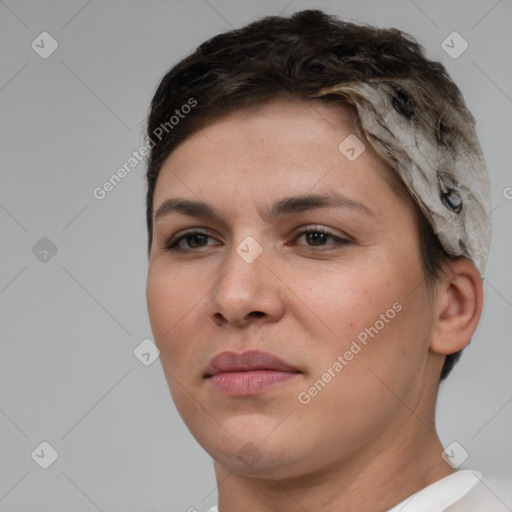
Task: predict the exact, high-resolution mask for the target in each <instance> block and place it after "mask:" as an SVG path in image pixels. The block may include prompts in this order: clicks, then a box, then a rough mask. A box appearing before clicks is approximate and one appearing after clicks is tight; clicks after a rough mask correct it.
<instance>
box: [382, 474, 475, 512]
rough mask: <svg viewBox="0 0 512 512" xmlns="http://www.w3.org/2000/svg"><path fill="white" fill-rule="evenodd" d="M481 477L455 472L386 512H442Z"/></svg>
mask: <svg viewBox="0 0 512 512" xmlns="http://www.w3.org/2000/svg"><path fill="white" fill-rule="evenodd" d="M481 477H482V473H479V472H478V471H471V470H469V469H464V470H461V471H456V472H455V473H452V474H451V475H448V476H446V477H444V478H442V479H441V480H438V481H437V482H434V483H433V484H430V485H428V486H427V487H425V488H424V489H421V490H420V491H418V492H416V493H414V494H413V495H412V496H409V497H408V498H406V499H405V500H404V501H402V502H400V503H399V504H398V505H395V506H394V507H393V508H392V509H390V510H388V512H442V511H443V510H445V509H446V508H447V507H449V506H450V505H453V504H454V503H455V502H457V501H458V500H460V499H461V498H462V497H463V496H464V495H465V494H467V493H468V492H469V491H470V490H471V489H472V488H473V487H474V486H475V485H476V484H477V483H478V482H479V481H480V478H481Z"/></svg>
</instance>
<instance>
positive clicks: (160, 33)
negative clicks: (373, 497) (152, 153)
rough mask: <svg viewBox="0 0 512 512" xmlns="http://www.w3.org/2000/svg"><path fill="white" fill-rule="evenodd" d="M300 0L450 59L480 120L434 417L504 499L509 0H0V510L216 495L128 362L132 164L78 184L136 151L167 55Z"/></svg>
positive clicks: (156, 505) (160, 398)
mask: <svg viewBox="0 0 512 512" xmlns="http://www.w3.org/2000/svg"><path fill="white" fill-rule="evenodd" d="M309 7H317V8H321V9H324V10H325V11H326V12H328V13H331V14H338V15H340V16H342V17H344V18H345V19H348V20H354V21H364V22H369V23H374V24H377V25H381V26H396V27H398V28H400V29H402V30H405V31H406V32H410V33H411V34H412V35H414V36H415V37H416V38H417V39H418V40H419V42H420V43H421V44H423V45H424V46H425V47H426V48H427V51H428V54H429V55H430V56H431V57H432V58H434V59H436V60H440V61H441V62H443V63H444V64H445V65H446V67H447V69H448V71H449V73H450V74H451V76H452V77H453V79H454V80H455V81H456V83H457V84H458V85H459V86H460V88H461V89H462V91H463V93H464V96H465V98H466V100H467V103H468V105H469V107H470V108H471V109H472V111H473V113H474V115H475V117H476V118H477V120H478V132H479V134H480V137H481V141H482V145H483V148H484V153H485V155H486V159H487V162H488V167H489V171H490V175H491V180H492V193H493V203H494V205H493V206H494V212H493V218H494V221H493V223H494V238H493V245H492V250H491V254H490V259H489V263H488V267H487V272H486V282H485V289H484V291H485V295H486V303H485V309H484V313H483V317H482V320H481V324H480V326H479V328H478V331H477V333H476V335H475V336H474V338H473V340H472V343H471V345H470V346H469V348H468V349H467V350H466V352H465V353H464V355H463V357H462V359H461V361H460V363H459V364H458V365H457V366H456V369H455V370H454V372H453V373H452V375H451V376H450V377H449V379H448V381H447V382H446V383H445V384H443V385H442V388H441V393H440V399H439V406H438V426H439V433H440V436H441V440H442V442H443V444H444V445H445V446H446V445H448V444H449V443H451V442H452V441H457V442H458V443H459V444H460V445H461V446H462V447H464V449H465V450H466V451H467V452H468V453H469V458H468V459H467V460H466V462H465V463H464V464H463V466H462V468H471V469H478V470H480V471H482V472H483V473H484V474H485V475H487V477H488V478H489V480H488V483H489V486H490V487H491V490H492V491H493V492H495V493H496V494H497V495H498V496H499V497H500V499H502V500H503V501H504V502H506V503H507V505H508V506H509V507H511V509H512V495H511V491H510V488H511V487H512V485H510V482H511V481H512V470H511V464H510V463H511V460H512V439H511V435H510V432H511V430H512V429H511V426H512V403H511V402H512V385H511V384H512V376H511V375H512V374H511V371H510V368H511V366H512V350H511V345H510V332H511V330H512V282H511V272H510V261H511V256H512V235H511V233H512V230H511V229H510V225H511V222H510V219H511V212H512V200H510V199H507V198H506V197H505V196H506V195H507V190H508V189H507V187H512V175H511V173H510V145H511V144H510V135H511V133H512V131H511V113H512V99H511V97H512V66H511V51H510V49H511V48H512V33H511V31H510V24H511V20H512V16H511V15H512V3H511V1H510V0H501V1H496V0H487V1H479V2H464V1H446V0H443V1H428V2H427V1H421V0H415V2H412V1H408V0H394V1H372V2H370V1H322V2H304V1H299V0H294V1H290V0H281V1H279V0H272V1H270V0H266V1H261V0H260V1H258V2H249V1H233V0H208V1H206V0H204V1H203V0H193V1H189V2H185V1H181V2H180V1H170V0H168V1H157V0H152V1H144V2H142V1H133V0H132V1H108V2H107V1H100V0H92V1H87V0H73V1H58V0H53V1H36V0H33V1H23V0H5V1H3V2H0V52H1V63H2V64H1V70H0V108H1V110H0V115H1V123H0V145H1V146H0V169H1V180H2V181H1V187H0V229H1V231H0V232H1V242H0V247H1V268H0V311H1V324H0V325H1V331H0V332H1V354H2V357H1V358H0V433H1V435H0V510H2V511H12V512H19V511H32V512H33V511H52V512H56V511H64V510H66V511H69V510H73V511H77V512H82V511H83V512H94V511H95V510H101V511H105V512H107V511H121V510H122V511H125V512H130V511H164V510H166V511H170V510H172V511H181V510H182V511H186V510H187V509H188V508H189V507H195V508H196V509H197V510H199V511H203V510H207V509H208V507H209V506H210V505H211V504H213V503H215V501H216V485H215V478H214V473H213V467H212V463H211V460H210V459H209V457H208V455H207V454H206V453H204V452H203V450H202V449H201V448H200V447H199V446H198V445H197V443H196V442H195V440H194V439H193V438H192V436H191V435H190V434H189V433H188V431H187V429H186V428H185V426H184V425H183V423H182V421H181V419H180V418H179V416H178V414H177V412H176V411H175V409H174V406H173V404H172V401H171V398H170V394H169V392H168V388H167V384H166V382H165V379H164V376H163V372H162V369H161V366H160V363H159V360H157V361H155V363H153V364H152V365H150V366H144V365H143V364H142V363H141V362H140V361H139V360H138V359H137V358H136V357H135V356H134V354H133V351H134V349H135V348H136V347H137V346H138V345H139V344H140V343H141V341H142V340H143V339H145V338H151V337H152V335H151V331H150V326H149V322H148V319H147V313H146V303H145V277H146V269H147V257H146V253H145V248H146V233H145V220H144V192H145V184H144V179H143V176H144V162H142V163H140V164H138V166H137V167H135V168H134V169H133V170H132V172H131V173H130V174H129V175H128V176H126V178H125V179H124V180H123V181H122V182H121V183H120V184H118V185H117V187H115V189H114V190H113V191H111V192H110V193H108V194H107V196H106V197H105V198H104V199H103V200H98V199H95V198H94V196H93V194H92V192H93V190H94V189H95V188H96V187H100V186H102V184H103V183H104V182H105V181H106V180H107V179H108V178H109V177H110V176H111V175H112V174H113V173H115V172H116V170H117V169H118V168H119V167H121V166H122V165H123V164H124V163H125V162H126V161H127V160H128V158H129V157H130V156H131V154H132V152H133V151H136V150H138V149H139V148H140V146H141V145H142V143H143V139H142V130H143V124H144V118H145V116H146V113H147V108H148V104H149V101H150V99H151V96H152V94H153V92H154V90H155V88H156V86H157V84H158V82H159V80H160V78H161V77H162V76H163V74H164V73H165V72H166V71H167V70H168V69H169V68H170V67H171V66H172V65H173V64H174V63H176V62H177V61H178V60H179V59H181V58H182V57H184V56H185V55H187V54H188V53H189V52H190V51H191V50H193V49H194V48H195V47H196V46H197V45H198V44H199V43H201V42H202V41H203V40H205V39H207V38H209V37H211V36H213V35H215V34H217V33H219V32H221V31H225V30H228V29H230V28H232V27H238V26H241V25H243V24H245V23H247V22H250V21H252V20H254V19H255V18H257V17H261V16H264V15H270V14H279V13H282V14H283V15H289V14H291V13H292V12H294V11H298V10H302V9H304V8H309ZM43 31H46V32H49V33H50V34H51V35H52V37H53V38H54V39H55V40H56V41H57V42H58V45H59V46H58V49H57V50H56V51H55V52H54V53H53V54H52V55H51V56H49V57H48V58H47V59H43V58H41V57H40V56H39V55H38V54H37V53H36V52H35V51H34V50H33V49H32V47H31V43H32V41H34V40H36V42H37V41H38V39H37V37H38V36H39V34H41V32H43ZM453 31H457V32H459V33H460V34H461V35H462V36H463V37H464V39H466V40H467V41H468V43H469V48H468V49H467V50H466V51H465V52H464V53H463V54H462V55H461V56H460V57H459V58H457V59H453V58H451V57H450V56H449V55H447V53H445V51H444V50H443V49H442V47H441V42H442V41H443V40H444V39H445V38H446V37H447V36H448V35H449V34H450V33H451V32H453ZM39 41H40V39H39ZM46 48H48V46H47V45H46ZM511 190H512V189H511ZM509 197H512V193H511V194H509ZM43 237H47V238H48V239H49V240H51V242H52V243H53V244H54V245H55V246H56V248H57V253H56V254H55V255H54V256H52V255H51V252H50V253H48V255H47V256H46V261H41V260H40V257H43V256H42V255H41V254H42V253H39V257H36V255H35V254H34V253H33V250H32V248H33V247H34V246H35V245H36V244H37V243H38V242H39V240H40V239H41V238H43ZM45 243H48V242H40V244H45ZM37 247H39V250H40V251H41V250H42V249H41V246H36V248H37ZM43 249H44V247H43ZM35 252H36V253H37V252H38V251H36V250H35ZM42 441H46V442H48V443H50V445H52V446H53V447H54V448H55V449H56V450H57V452H58V454H59V457H58V458H57V460H56V461H55V462H54V463H53V464H52V465H51V466H50V467H49V468H48V469H42V468H41V467H39V465H38V464H36V462H35V461H34V460H33V459H32V458H31V453H32V452H33V451H34V450H35V449H36V448H37V447H38V446H39V444H40V443H41V442H42ZM47 455H48V452H46V455H45V456H47ZM507 482H508V484H507Z"/></svg>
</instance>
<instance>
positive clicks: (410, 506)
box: [208, 469, 482, 512]
mask: <svg viewBox="0 0 512 512" xmlns="http://www.w3.org/2000/svg"><path fill="white" fill-rule="evenodd" d="M481 477H482V473H479V472H478V471H472V470H470V469H464V470H460V471H456V472H455V473H452V474H451V475H448V476H446V477H444V478H442V479H441V480H438V481H437V482H434V483H433V484H430V485H428V486H427V487H425V488H423V489H421V490H420V491H418V492H416V493H414V494H413V495H411V496H409V497H408V498H406V499H405V500H404V501H402V502H400V503H399V504H398V505H395V506H394V507H393V508H392V509H390V510H388V512H443V510H445V509H446V508H447V507H449V506H450V505H453V504H454V503H455V502H456V501H458V500H460V499H461V498H462V497H463V496H464V495H465V494H467V493H468V492H469V491H470V490H471V489H472V488H473V487H474V486H475V485H476V484H477V483H478V481H479V480H480V479H481ZM208 512H218V508H217V507H212V508H211V509H210V510H209V511H208Z"/></svg>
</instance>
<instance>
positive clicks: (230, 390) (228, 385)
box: [208, 370, 299, 396]
mask: <svg viewBox="0 0 512 512" xmlns="http://www.w3.org/2000/svg"><path fill="white" fill-rule="evenodd" d="M297 375H299V374H298V373H290V372H280V371H276V370H252V371H243V372H225V373H218V374H217V375H213V376H212V377H209V379H208V380H209V381H210V384H211V385H212V387H213V389H215V391H217V392H219V393H222V394H223V395H228V396H243V395H257V394H258V393H263V392H264V391H267V390H269V389H271V388H273V387H275V386H277V385H279V384H281V383H283V382H286V381H288V380H290V379H292V378H293V377H295V376H297Z"/></svg>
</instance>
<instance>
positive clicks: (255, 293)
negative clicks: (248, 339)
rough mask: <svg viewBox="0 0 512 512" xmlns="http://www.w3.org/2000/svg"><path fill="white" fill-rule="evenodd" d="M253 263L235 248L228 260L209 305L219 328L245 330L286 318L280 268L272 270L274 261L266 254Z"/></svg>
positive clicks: (212, 291)
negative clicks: (279, 273)
mask: <svg viewBox="0 0 512 512" xmlns="http://www.w3.org/2000/svg"><path fill="white" fill-rule="evenodd" d="M249 261H250V260H246V259H244V258H243V257H242V256H240V254H239V253H238V252H237V251H236V250H235V248H233V251H232V253H231V254H230V256H229V258H226V260H225V262H224V264H223V266H222V276H221V277H220V278H219V280H218V282H217V284H216V285H215V286H214V287H213V288H212V290H211V296H210V302H209V305H208V314H209V316H210V318H211V319H212V321H213V322H214V323H215V325H218V326H226V327H227V326H228V325H232V326H235V327H244V326H246V325H248V324H251V323H254V322H275V321H277V320H279V318H281V317H282V316H283V314H284V303H283V297H282V294H283V289H282V285H281V282H280V281H279V279H277V278H276V275H278V273H277V272H276V269H275V268H274V269H271V268H269V264H270V258H269V257H267V256H266V254H265V251H264V252H263V253H262V254H260V256H258V258H256V259H255V260H254V261H252V262H249Z"/></svg>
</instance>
